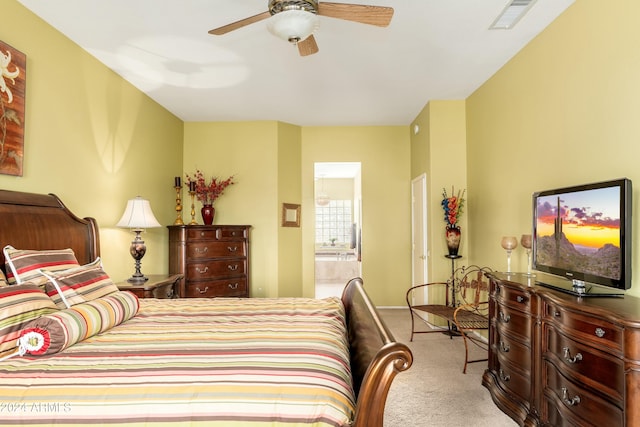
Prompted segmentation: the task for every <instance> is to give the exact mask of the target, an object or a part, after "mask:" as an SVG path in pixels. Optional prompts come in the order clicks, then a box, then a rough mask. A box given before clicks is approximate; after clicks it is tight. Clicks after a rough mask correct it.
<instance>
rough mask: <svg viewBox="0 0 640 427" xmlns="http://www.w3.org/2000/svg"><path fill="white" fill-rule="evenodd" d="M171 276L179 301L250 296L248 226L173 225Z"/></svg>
mask: <svg viewBox="0 0 640 427" xmlns="http://www.w3.org/2000/svg"><path fill="white" fill-rule="evenodd" d="M167 228H168V229H169V274H182V275H184V278H183V279H182V280H181V281H180V282H179V284H178V296H179V297H180V298H212V297H248V296H249V230H250V229H251V226H249V225H170V226H168V227H167Z"/></svg>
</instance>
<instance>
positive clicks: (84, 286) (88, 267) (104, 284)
mask: <svg viewBox="0 0 640 427" xmlns="http://www.w3.org/2000/svg"><path fill="white" fill-rule="evenodd" d="M40 272H41V273H42V274H43V275H44V276H45V277H46V278H47V279H49V282H47V283H46V284H45V290H46V292H47V295H49V296H50V297H51V299H52V300H53V302H55V304H56V305H57V306H58V307H59V308H61V309H65V308H69V307H71V306H73V305H76V304H80V303H83V302H87V301H91V300H94V299H96V298H100V297H103V296H106V295H109V294H111V293H113V292H118V287H117V286H116V285H115V284H114V283H113V281H112V280H111V278H110V277H109V275H108V274H107V273H105V271H104V270H103V269H102V261H101V260H100V257H98V258H96V260H95V261H93V262H92V263H89V264H85V265H83V266H80V267H76V268H71V269H68V270H64V271H49V270H44V269H43V270H40Z"/></svg>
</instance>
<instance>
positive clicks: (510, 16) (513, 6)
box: [489, 0, 536, 30]
mask: <svg viewBox="0 0 640 427" xmlns="http://www.w3.org/2000/svg"><path fill="white" fill-rule="evenodd" d="M535 2H536V0H511V1H510V2H509V4H508V5H507V6H506V7H505V8H504V10H503V11H502V13H501V14H500V15H499V16H498V17H497V18H496V20H495V21H493V24H491V26H490V27H489V29H490V30H510V29H511V28H513V26H514V25H516V24H517V23H518V21H519V20H520V18H522V17H523V16H524V14H525V13H527V12H528V11H529V9H530V8H531V6H533V4H534V3H535Z"/></svg>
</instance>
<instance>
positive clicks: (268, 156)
mask: <svg viewBox="0 0 640 427" xmlns="http://www.w3.org/2000/svg"><path fill="white" fill-rule="evenodd" d="M278 129H279V127H278V123H277V122H266V121H265V122H217V123H200V122H199V123H193V122H191V123H185V125H184V158H183V168H184V171H185V173H191V174H192V173H193V172H194V171H195V170H196V169H200V170H201V171H202V172H203V173H204V174H205V176H206V177H207V179H209V178H210V177H211V176H217V177H220V178H226V177H228V176H230V175H234V176H235V181H236V184H234V185H233V186H232V187H228V188H227V191H225V193H224V195H223V196H222V197H221V198H220V199H218V200H217V201H216V203H215V205H214V208H215V209H216V213H215V218H214V224H246V225H251V227H252V228H251V235H250V238H251V253H250V259H251V271H250V274H251V289H250V292H251V295H252V296H255V297H264V296H278V239H279V237H280V236H279V226H280V211H279V208H280V204H279V197H278V189H279V184H278V177H279V172H278V160H279V158H280V157H279V152H278V151H279V150H278ZM292 167H293V168H295V167H296V166H295V165H294V166H292ZM294 193H295V192H293V193H292V197H293V194H294ZM195 204H196V209H197V210H198V214H197V216H196V220H197V221H198V222H199V223H202V220H201V217H200V214H199V209H200V208H201V206H202V205H201V204H200V203H199V202H197V201H196V203H195Z"/></svg>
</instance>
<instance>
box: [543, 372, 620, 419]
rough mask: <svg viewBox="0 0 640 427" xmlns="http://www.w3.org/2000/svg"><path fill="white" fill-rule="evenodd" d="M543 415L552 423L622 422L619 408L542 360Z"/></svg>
mask: <svg viewBox="0 0 640 427" xmlns="http://www.w3.org/2000/svg"><path fill="white" fill-rule="evenodd" d="M542 369H543V375H544V376H545V377H546V378H547V381H546V384H545V385H544V387H543V399H542V400H543V403H542V418H543V421H545V422H546V423H547V424H548V425H552V426H594V427H595V426H597V427H602V426H607V427H609V426H624V416H623V412H622V409H621V408H619V407H618V406H616V405H613V404H611V403H610V402H607V401H606V400H604V399H602V398H600V397H598V396H596V395H594V394H592V393H590V392H589V391H587V390H585V389H583V388H582V387H580V386H579V385H576V384H574V383H573V382H571V381H569V380H568V379H566V378H565V377H563V376H562V375H561V374H560V373H559V372H558V371H557V370H556V368H555V367H554V366H553V365H552V364H550V363H548V362H544V364H543V368H542Z"/></svg>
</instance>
